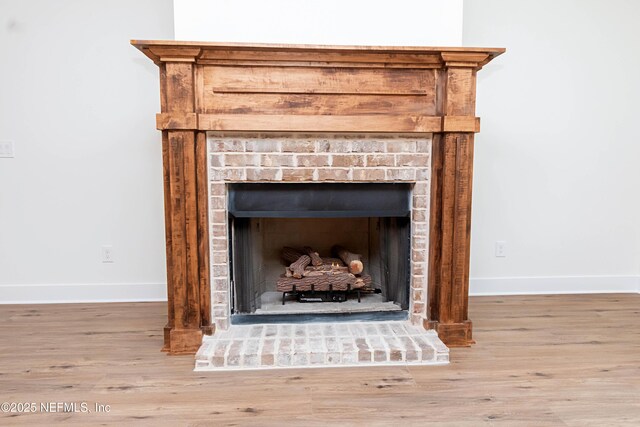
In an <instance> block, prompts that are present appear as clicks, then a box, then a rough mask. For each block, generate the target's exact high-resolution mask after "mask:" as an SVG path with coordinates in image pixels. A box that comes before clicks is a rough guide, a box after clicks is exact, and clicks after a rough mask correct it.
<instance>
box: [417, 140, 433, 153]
mask: <svg viewBox="0 0 640 427" xmlns="http://www.w3.org/2000/svg"><path fill="white" fill-rule="evenodd" d="M430 150H431V139H430V138H429V139H419V140H417V141H416V152H418V153H428V152H429V151H430Z"/></svg>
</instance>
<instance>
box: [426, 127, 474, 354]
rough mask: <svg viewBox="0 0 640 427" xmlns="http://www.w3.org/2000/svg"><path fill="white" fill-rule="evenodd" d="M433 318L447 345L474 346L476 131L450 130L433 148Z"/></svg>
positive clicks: (432, 325)
mask: <svg viewBox="0 0 640 427" xmlns="http://www.w3.org/2000/svg"><path fill="white" fill-rule="evenodd" d="M432 153H433V154H432V162H433V163H432V168H433V170H432V182H431V214H430V217H431V223H430V236H429V245H430V248H429V251H430V257H429V320H428V321H427V324H426V325H425V326H426V327H427V328H429V329H436V330H437V331H438V335H439V336H440V338H441V339H442V340H443V342H444V343H445V344H447V345H448V346H454V347H456V346H468V345H471V344H473V339H472V337H471V326H472V325H471V321H470V320H469V319H468V296H469V247H470V238H471V233H470V230H471V184H472V173H473V170H472V168H473V134H467V133H448V134H444V135H442V136H440V135H438V137H436V138H434V141H433V148H432Z"/></svg>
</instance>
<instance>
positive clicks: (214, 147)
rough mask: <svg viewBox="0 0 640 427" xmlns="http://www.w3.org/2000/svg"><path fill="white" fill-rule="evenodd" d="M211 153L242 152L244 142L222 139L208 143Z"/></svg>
mask: <svg viewBox="0 0 640 427" xmlns="http://www.w3.org/2000/svg"><path fill="white" fill-rule="evenodd" d="M209 149H210V150H211V151H225V152H226V151H238V152H242V151H244V142H243V141H241V140H237V139H229V138H222V139H216V140H211V141H209Z"/></svg>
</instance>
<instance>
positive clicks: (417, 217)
mask: <svg viewBox="0 0 640 427" xmlns="http://www.w3.org/2000/svg"><path fill="white" fill-rule="evenodd" d="M411 218H412V219H413V220H414V221H419V222H423V221H426V220H427V210H426V209H413V210H412V211H411Z"/></svg>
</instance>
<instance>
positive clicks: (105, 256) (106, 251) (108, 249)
mask: <svg viewBox="0 0 640 427" xmlns="http://www.w3.org/2000/svg"><path fill="white" fill-rule="evenodd" d="M102 262H104V263H113V262H115V260H114V259H113V246H111V245H104V246H102Z"/></svg>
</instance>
